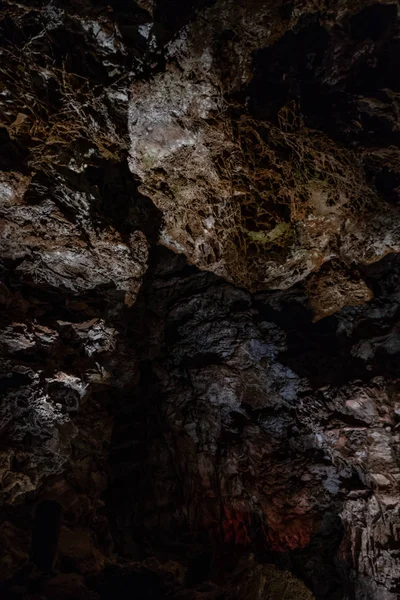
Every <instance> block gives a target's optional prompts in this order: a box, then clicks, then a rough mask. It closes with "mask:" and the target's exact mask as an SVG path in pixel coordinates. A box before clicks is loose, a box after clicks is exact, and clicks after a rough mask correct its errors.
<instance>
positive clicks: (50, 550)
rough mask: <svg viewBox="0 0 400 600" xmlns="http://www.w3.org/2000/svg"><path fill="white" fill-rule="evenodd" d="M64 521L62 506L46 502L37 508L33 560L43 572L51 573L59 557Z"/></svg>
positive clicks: (34, 525)
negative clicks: (59, 542)
mask: <svg viewBox="0 0 400 600" xmlns="http://www.w3.org/2000/svg"><path fill="white" fill-rule="evenodd" d="M61 519H62V508H61V506H60V505H59V504H58V503H57V502H54V501H52V500H45V501H43V502H41V503H40V504H39V506H38V507H37V508H36V513H35V519H34V523H33V531H32V559H33V562H34V563H35V565H36V566H37V567H38V569H40V570H41V571H51V570H52V569H53V565H54V562H55V560H56V557H57V548H58V540H59V536H60V528H61Z"/></svg>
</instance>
